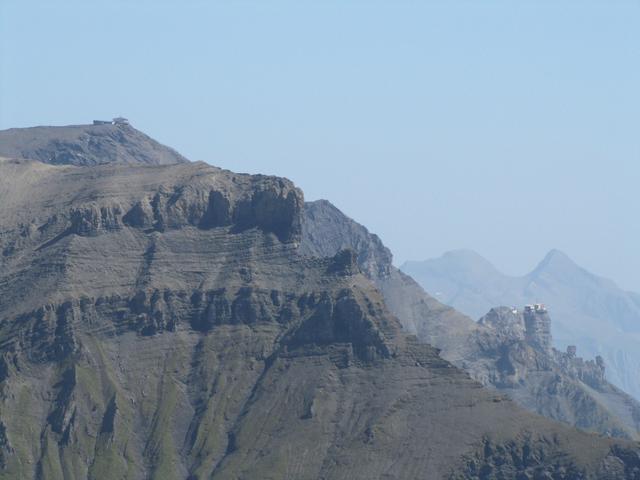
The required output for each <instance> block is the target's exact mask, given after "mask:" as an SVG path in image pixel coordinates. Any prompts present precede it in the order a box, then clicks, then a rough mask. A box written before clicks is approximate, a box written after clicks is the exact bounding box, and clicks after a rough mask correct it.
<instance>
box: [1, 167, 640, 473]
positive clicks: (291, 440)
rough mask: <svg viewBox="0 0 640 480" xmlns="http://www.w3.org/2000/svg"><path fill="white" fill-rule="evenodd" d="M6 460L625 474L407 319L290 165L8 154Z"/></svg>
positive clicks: (150, 468)
mask: <svg viewBox="0 0 640 480" xmlns="http://www.w3.org/2000/svg"><path fill="white" fill-rule="evenodd" d="M0 200H1V203H2V205H3V208H2V209H1V210H0V244H1V246H2V252H3V253H2V255H1V256H0V299H1V300H0V478H7V479H10V478H11V479H13V478H25V479H28V478H38V479H80V478H81V479H86V478H91V479H110V478H114V479H123V478H126V479H146V478H153V479H175V478H188V479H190V480H194V479H204V478H215V479H241V478H246V479H248V478H264V479H287V478H291V479H293V478H295V479H318V478H324V479H339V478H346V477H349V478H352V479H371V478H381V479H382V478H384V479H394V478H395V479H418V478H456V479H458V478H460V479H480V478H482V479H493V478H495V479H497V478H554V477H556V478H568V479H583V478H584V479H601V478H611V479H624V478H638V476H639V475H640V474H639V470H638V469H639V468H640V461H639V457H638V452H639V449H638V445H637V444H634V443H631V442H627V441H622V440H611V439H605V438H601V437H598V436H595V435H592V434H587V433H584V432H579V431H577V430H575V429H573V428H570V427H568V426H564V425H561V424H558V423H556V422H553V421H550V420H547V419H544V418H542V417H539V416H536V415H532V414H530V413H528V412H526V411H524V410H522V409H521V408H520V407H518V406H517V405H516V404H515V403H514V402H512V401H510V400H509V399H507V398H506V397H505V396H504V395H501V394H500V393H498V392H495V391H488V390H486V389H485V388H483V387H482V386H481V385H480V384H479V383H478V382H475V381H473V380H472V379H471V378H469V376H468V375H467V374H465V373H464V372H463V371H461V370H460V369H458V368H456V367H455V366H453V365H452V364H451V363H449V362H448V361H446V360H444V359H443V358H441V357H440V356H439V355H438V351H437V350H436V349H435V348H433V347H431V346H429V345H426V344H423V343H420V342H418V341H417V339H416V337H415V336H413V335H410V334H408V333H407V332H405V331H403V329H402V328H401V325H400V323H399V322H398V320H397V319H396V318H395V317H394V316H393V314H392V313H391V312H390V311H389V310H388V308H387V305H386V304H385V302H384V300H383V297H382V296H381V295H380V293H379V292H378V290H377V289H376V288H375V286H374V285H373V284H372V282H371V281H370V279H369V278H367V276H366V275H364V274H363V273H361V271H360V267H359V265H358V259H359V258H361V257H360V255H359V254H357V253H354V252H357V250H355V249H352V250H349V249H344V248H340V250H339V251H336V252H333V253H332V254H331V255H328V256H323V257H322V258H318V257H315V258H313V257H310V256H308V255H303V254H302V253H301V251H300V250H301V247H300V246H299V245H300V242H302V243H304V238H305V232H308V231H309V230H305V227H303V224H302V217H303V213H304V212H303V198H302V195H301V193H300V191H299V190H298V189H296V188H295V186H293V185H292V184H291V183H290V182H289V181H287V180H284V179H280V178H275V177H264V176H249V175H238V174H234V173H232V172H227V171H224V170H220V169H217V168H214V167H211V166H208V165H205V164H201V163H182V164H172V165H153V166H149V165H139V164H135V165H121V164H117V163H116V164H107V165H101V166H93V167H87V166H74V165H62V166H61V165H46V164H43V163H41V162H37V161H29V160H16V159H14V160H1V161H0Z"/></svg>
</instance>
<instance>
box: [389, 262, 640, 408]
mask: <svg viewBox="0 0 640 480" xmlns="http://www.w3.org/2000/svg"><path fill="white" fill-rule="evenodd" d="M401 268H402V269H403V271H405V272H406V273H408V274H410V275H411V276H413V278H415V279H416V281H418V282H419V283H420V285H421V286H422V287H423V288H425V289H426V290H427V291H429V292H434V294H435V293H437V298H438V299H439V300H441V301H442V302H444V303H446V304H447V305H450V306H453V307H454V308H456V309H457V310H459V311H461V312H463V313H465V314H467V315H470V316H471V317H472V318H474V319H478V318H480V316H482V315H484V314H485V313H486V312H487V311H488V310H489V309H490V308H491V307H494V306H496V305H524V304H527V303H535V302H544V303H545V304H546V305H547V306H548V307H549V309H550V310H551V311H552V312H553V315H554V319H555V320H554V323H553V336H554V339H555V342H556V343H555V346H556V347H557V348H561V349H562V348H564V346H565V345H567V344H575V345H576V346H577V347H578V348H579V349H580V351H581V352H584V354H585V355H587V356H589V357H595V356H596V355H601V356H602V357H603V358H604V360H605V362H606V364H607V378H608V379H609V381H611V382H612V383H613V384H614V385H616V386H618V387H619V388H622V389H623V390H625V391H626V392H628V393H629V394H631V395H633V396H634V397H635V398H636V399H640V349H638V345H639V344H640V295H638V294H636V293H633V292H626V291H624V290H623V289H621V288H620V287H618V286H617V285H616V284H615V283H614V282H612V281H611V280H608V279H606V278H602V277H599V276H597V275H594V274H593V273H590V272H588V271H587V270H585V269H584V268H582V267H580V266H579V265H577V264H576V263H575V262H574V261H573V260H572V259H571V258H569V257H568V256H567V255H566V254H565V253H563V252H561V251H559V250H552V251H550V252H549V253H548V254H547V255H546V256H545V257H544V259H542V261H541V262H540V263H539V264H538V265H537V266H536V267H535V268H534V269H533V270H532V271H531V272H530V273H528V274H526V275H524V276H521V277H512V276H509V275H505V274H503V273H502V272H500V271H499V270H498V269H496V268H495V267H494V266H493V265H492V264H491V263H490V262H488V261H487V260H486V259H484V258H483V257H481V256H480V255H479V254H477V253H476V252H473V251H470V250H455V251H452V252H448V253H445V254H444V255H443V256H442V257H440V258H436V259H431V260H426V261H424V262H407V263H405V264H404V265H403V266H402V267H401Z"/></svg>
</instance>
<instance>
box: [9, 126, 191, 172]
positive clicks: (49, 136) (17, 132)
mask: <svg viewBox="0 0 640 480" xmlns="http://www.w3.org/2000/svg"><path fill="white" fill-rule="evenodd" d="M0 157H7V158H26V159H32V160H40V161H41V162H44V163H50V164H55V165H101V164H105V163H111V164H113V163H122V164H147V165H169V164H172V163H184V162H187V159H186V158H184V157H183V156H182V155H180V154H179V153H178V152H176V151H175V150H173V149H171V148H169V147H165V146H164V145H161V144H160V143H158V142H156V141H155V140H154V139H152V138H150V137H148V136H147V135H145V134H144V133H142V132H140V131H138V130H136V129H135V128H133V127H132V126H130V125H111V124H107V125H70V126H65V127H32V128H12V129H9V130H2V131H0Z"/></svg>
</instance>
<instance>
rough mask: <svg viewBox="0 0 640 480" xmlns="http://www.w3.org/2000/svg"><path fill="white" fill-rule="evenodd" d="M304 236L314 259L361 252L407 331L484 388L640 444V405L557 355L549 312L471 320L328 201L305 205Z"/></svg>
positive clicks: (592, 366)
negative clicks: (436, 295) (445, 302)
mask: <svg viewBox="0 0 640 480" xmlns="http://www.w3.org/2000/svg"><path fill="white" fill-rule="evenodd" d="M323 230H326V231H327V232H326V235H323V234H322V231H323ZM302 231H303V239H302V247H301V248H302V249H303V251H305V252H307V253H309V254H315V255H318V256H326V255H332V254H333V253H335V249H336V248H346V247H351V248H354V249H358V248H360V249H362V250H361V251H358V253H357V258H358V259H359V262H360V263H361V268H362V270H363V272H366V274H367V276H368V278H370V279H371V280H372V281H373V283H374V284H375V285H376V286H377V288H378V289H379V290H380V292H382V294H383V296H384V301H385V303H386V305H387V307H388V308H389V309H390V310H391V312H393V313H394V314H395V315H396V316H397V317H398V318H399V319H400V321H401V322H402V325H403V327H404V329H405V331H408V332H411V333H415V334H416V335H417V336H418V338H419V339H420V340H422V341H423V342H426V343H429V344H431V345H433V346H435V347H437V348H439V349H440V350H441V355H442V356H443V357H444V358H445V359H447V360H449V361H451V362H452V363H454V364H455V365H457V366H459V367H461V368H463V369H464V370H466V371H467V372H468V373H469V374H470V375H471V376H472V377H473V378H474V379H476V380H478V381H480V382H482V383H483V384H484V385H485V386H488V387H490V388H494V389H498V390H499V391H501V392H503V393H506V394H508V395H509V396H510V397H511V398H513V399H515V400H516V401H517V402H518V403H519V404H520V405H522V406H524V407H526V408H527V409H529V410H531V411H533V412H536V413H539V414H542V415H545V416H547V417H549V418H552V419H555V420H560V421H563V422H566V423H569V424H571V425H574V426H577V427H580V428H583V429H586V430H591V431H595V432H599V433H602V434H605V435H613V436H619V437H624V438H632V439H640V404H639V403H638V402H637V401H636V400H635V399H633V398H632V397H630V396H629V395H627V394H626V393H624V392H623V391H621V390H620V389H618V388H616V387H615V386H613V385H611V384H610V383H609V382H607V381H605V379H604V376H603V375H604V374H603V370H601V369H600V367H599V366H598V365H596V363H595V362H594V361H586V362H585V361H583V360H582V359H580V358H577V359H571V358H569V356H568V355H567V354H564V353H561V352H559V351H557V350H554V349H552V348H551V339H550V334H549V327H550V324H551V320H550V318H549V316H548V314H547V313H546V312H544V311H532V312H525V313H522V312H520V313H517V314H514V313H512V309H511V308H506V307H502V308H495V309H492V310H491V311H490V312H489V313H488V314H487V315H486V316H484V317H483V318H482V319H481V320H480V322H478V323H476V322H474V321H472V320H471V319H470V318H468V317H466V316H464V315H462V314H460V313H458V312H457V311H455V310H454V309H452V308H450V307H447V306H445V305H443V304H441V303H440V302H438V301H437V300H435V299H434V298H433V297H431V296H430V295H428V294H427V293H425V292H424V290H423V289H422V288H421V287H420V286H419V285H418V284H417V283H416V282H415V281H413V279H412V278H411V277H409V276H408V275H405V274H403V273H402V272H400V271H399V270H398V269H396V268H395V267H393V265H392V264H391V255H390V253H389V251H388V250H387V249H386V247H384V245H383V244H382V242H380V240H379V239H378V237H377V236H375V235H372V234H370V233H369V232H368V231H367V229H366V228H365V227H363V226H361V225H359V224H357V223H356V222H354V221H353V220H351V219H349V218H348V217H346V216H345V215H344V214H343V213H342V212H340V211H339V210H338V209H336V208H335V207H334V206H332V205H331V204H329V202H326V201H319V202H310V203H306V204H305V222H304V225H303V229H302ZM325 238H326V239H327V240H324V239H325ZM379 262H382V265H380V264H379Z"/></svg>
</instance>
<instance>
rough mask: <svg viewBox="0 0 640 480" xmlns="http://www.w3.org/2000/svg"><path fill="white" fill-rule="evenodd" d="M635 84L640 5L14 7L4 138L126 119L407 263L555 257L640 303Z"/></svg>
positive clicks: (1, 114)
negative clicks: (460, 254)
mask: <svg viewBox="0 0 640 480" xmlns="http://www.w3.org/2000/svg"><path fill="white" fill-rule="evenodd" d="M133 3H135V5H131V4H133ZM639 88H640V1H615V0H602V1H598V2H595V1H588V0H581V1H536V2H534V1H517V0H508V1H506V0H505V1H468V2H467V1H451V0H449V1H442V2H427V1H423V2H408V1H391V0H390V1H387V2H382V1H344V0H342V1H320V0H318V1H315V2H309V1H300V0H299V1H292V2H275V1H274V2H270V1H266V0H262V1H259V2H241V1H235V2H213V1H208V2H205V1H202V2H196V1H177V0H176V1H173V2H168V1H165V2H161V1H157V0H156V1H137V2H131V1H127V2H124V1H114V0H110V1H106V0H105V1H101V2H98V1H86V0H85V1H82V2H79V1H78V2H71V1H66V2H65V1H52V0H48V1H46V2H44V1H41V2H34V1H30V0H0V128H9V127H16V126H31V125H36V124H68V123H86V122H90V121H91V120H92V119H93V118H110V117H113V116H116V115H124V116H127V117H129V118H130V119H131V121H132V123H133V124H134V126H136V127H138V128H140V129H141V130H143V131H145V132H147V133H149V134H150V135H152V136H154V137H156V138H157V139H159V140H160V141H162V142H164V143H167V144H169V145H171V146H174V147H175V148H177V149H178V150H179V151H181V152H182V153H183V154H185V155H186V156H188V157H189V158H191V159H192V160H206V161H208V162H210V163H212V164H215V165H219V166H222V167H225V168H229V169H232V170H236V171H245V172H264V173H270V174H277V175H283V176H287V177H289V178H291V179H293V180H294V181H295V182H296V183H297V184H298V185H299V186H300V187H302V188H303V189H304V191H305V192H306V197H307V198H308V199H317V198H327V199H329V200H331V201H332V202H334V203H335V204H336V205H337V206H339V207H340V208H342V209H343V210H344V211H345V212H346V213H347V214H349V215H350V216H352V217H353V218H355V219H356V220H358V221H360V222H362V223H364V224H365V225H367V226H368V227H369V228H370V229H371V230H372V231H374V232H376V233H378V234H380V236H381V237H382V239H383V240H384V241H385V242H386V244H387V245H389V246H390V247H391V248H392V250H393V252H394V254H395V256H396V259H397V262H402V261H404V260H406V259H424V258H428V257H432V256H437V255H440V254H441V253H442V252H443V251H445V250H449V249H454V248H461V247H467V248H473V249H475V250H477V251H479V252H480V253H481V254H483V255H485V256H486V257H487V258H488V259H490V260H491V261H493V262H494V263H495V264H496V265H497V266H498V267H499V268H501V269H503V270H504V271H505V272H507V273H512V274H521V273H524V272H525V271H527V270H529V269H530V268H532V267H533V266H534V264H535V263H537V261H538V260H540V259H541V258H542V256H543V255H544V254H545V253H546V251H547V250H549V249H551V248H559V249H561V250H564V251H565V252H567V253H568V254H569V255H571V256H572V257H573V258H574V259H575V260H576V261H578V262H579V263H581V264H582V265H584V266H586V267H588V268H589V269H592V270H593V271H595V272H597V273H600V274H603V275H606V276H609V277H611V278H613V279H615V280H616V281H618V283H620V284H621V285H622V286H625V287H628V288H633V289H635V290H638V291H640V274H639V273H638V272H640V248H639V246H640V221H639V218H638V211H639V209H638V207H639V199H640V194H639V191H640V188H639V187H640V92H639ZM0 208H1V207H0Z"/></svg>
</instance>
